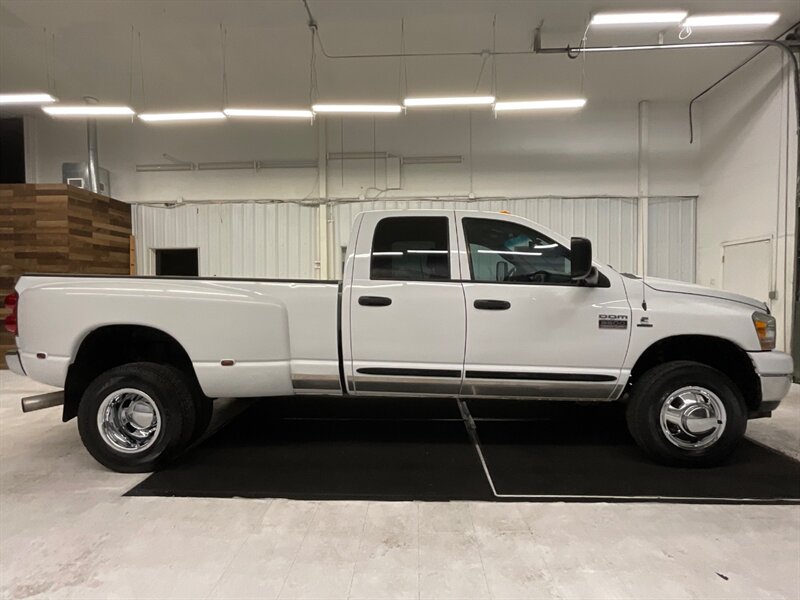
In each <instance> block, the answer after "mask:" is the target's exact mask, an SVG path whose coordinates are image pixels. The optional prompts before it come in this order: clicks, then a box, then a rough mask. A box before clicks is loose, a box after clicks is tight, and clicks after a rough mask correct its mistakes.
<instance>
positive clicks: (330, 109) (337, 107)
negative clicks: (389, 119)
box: [311, 104, 403, 114]
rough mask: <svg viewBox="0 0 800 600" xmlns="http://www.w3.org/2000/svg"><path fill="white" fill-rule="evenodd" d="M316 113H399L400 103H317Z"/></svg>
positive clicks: (313, 107) (314, 108) (314, 109)
mask: <svg viewBox="0 0 800 600" xmlns="http://www.w3.org/2000/svg"><path fill="white" fill-rule="evenodd" d="M311 110H313V111H314V112H315V113H362V114H375V113H399V112H400V111H401V110H403V109H402V107H401V106H400V105H399V104H315V105H314V106H312V107H311Z"/></svg>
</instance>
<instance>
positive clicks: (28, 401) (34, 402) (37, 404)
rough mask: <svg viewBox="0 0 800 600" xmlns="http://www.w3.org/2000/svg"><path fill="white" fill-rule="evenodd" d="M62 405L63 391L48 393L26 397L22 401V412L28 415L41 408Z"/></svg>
mask: <svg viewBox="0 0 800 600" xmlns="http://www.w3.org/2000/svg"><path fill="white" fill-rule="evenodd" d="M62 404H64V391H63V390H62V391H60V392H49V393H47V394H39V395H37V396H28V397H27V398H23V399H22V412H24V413H29V412H33V411H35V410H42V409H43V408H51V407H53V406H61V405H62Z"/></svg>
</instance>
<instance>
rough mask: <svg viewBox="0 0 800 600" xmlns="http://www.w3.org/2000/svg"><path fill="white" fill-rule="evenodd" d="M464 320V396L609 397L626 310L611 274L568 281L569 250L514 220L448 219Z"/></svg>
mask: <svg viewBox="0 0 800 600" xmlns="http://www.w3.org/2000/svg"><path fill="white" fill-rule="evenodd" d="M456 214H457V218H458V221H459V228H458V233H459V236H460V237H459V246H460V250H461V268H462V272H463V274H464V295H465V299H466V313H467V340H466V342H467V343H466V356H465V367H464V368H465V373H464V384H463V386H462V390H461V394H462V395H464V396H498V397H520V398H575V399H593V400H601V399H607V398H609V397H610V396H612V394H613V392H614V391H615V389H616V388H617V384H618V382H619V378H620V369H621V366H622V362H623V359H624V357H625V352H626V350H627V347H628V339H629V337H630V327H631V324H630V318H631V311H630V306H629V304H628V301H627V297H626V295H625V290H624V287H623V285H622V282H621V281H620V278H619V275H618V274H616V273H615V272H614V271H613V270H611V269H605V270H607V273H606V274H604V275H603V276H602V277H601V285H600V287H584V286H579V285H577V284H576V283H574V282H573V281H571V279H570V259H569V254H570V251H569V248H568V247H566V246H565V245H564V244H563V243H560V242H557V241H556V240H555V239H554V238H555V237H556V236H555V235H554V234H551V235H552V237H551V235H547V234H545V233H542V232H540V231H537V230H535V229H533V228H532V227H531V224H530V223H528V222H527V221H525V220H524V219H517V218H515V217H513V216H505V215H499V214H498V215H497V217H493V216H487V215H477V214H475V213H472V214H470V213H469V212H457V213H456Z"/></svg>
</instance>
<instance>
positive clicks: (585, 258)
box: [569, 237, 594, 281]
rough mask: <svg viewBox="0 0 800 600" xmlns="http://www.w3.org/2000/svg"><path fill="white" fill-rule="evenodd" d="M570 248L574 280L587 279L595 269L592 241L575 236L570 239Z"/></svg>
mask: <svg viewBox="0 0 800 600" xmlns="http://www.w3.org/2000/svg"><path fill="white" fill-rule="evenodd" d="M569 248H570V261H571V265H572V272H571V273H570V275H571V277H572V280H573V281H585V280H587V279H589V278H590V277H591V275H592V272H593V271H594V269H593V267H592V242H590V241H589V240H587V239H586V238H582V237H574V238H572V239H571V240H570V244H569Z"/></svg>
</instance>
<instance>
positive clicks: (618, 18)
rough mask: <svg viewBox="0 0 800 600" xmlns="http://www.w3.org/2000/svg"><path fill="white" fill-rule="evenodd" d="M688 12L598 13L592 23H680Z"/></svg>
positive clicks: (593, 17)
mask: <svg viewBox="0 0 800 600" xmlns="http://www.w3.org/2000/svg"><path fill="white" fill-rule="evenodd" d="M687 14H688V13H687V12H686V11H685V10H673V11H664V12H632V13H598V14H596V15H593V16H592V21H591V25H647V24H649V23H680V22H681V21H683V20H684V19H685V18H686V15H687Z"/></svg>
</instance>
